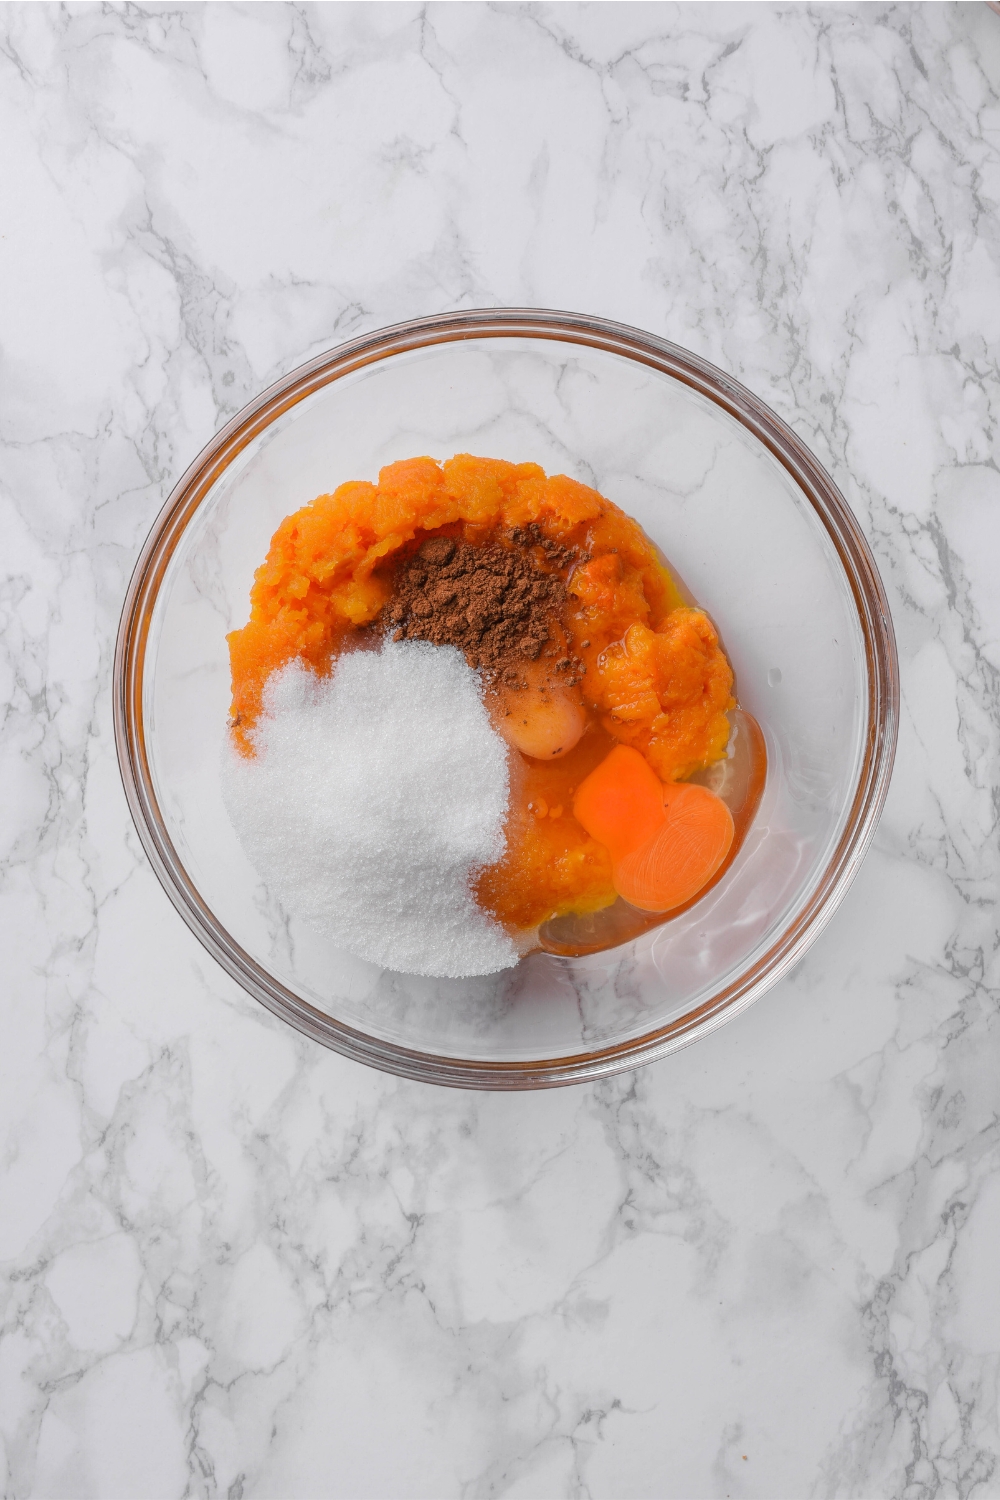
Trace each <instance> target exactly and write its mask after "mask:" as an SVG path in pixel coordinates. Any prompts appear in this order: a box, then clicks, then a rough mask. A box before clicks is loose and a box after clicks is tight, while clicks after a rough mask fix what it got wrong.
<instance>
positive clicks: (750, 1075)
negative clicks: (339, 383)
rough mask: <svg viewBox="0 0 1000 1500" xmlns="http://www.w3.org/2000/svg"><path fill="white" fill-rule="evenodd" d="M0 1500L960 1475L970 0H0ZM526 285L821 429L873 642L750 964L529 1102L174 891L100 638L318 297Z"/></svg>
mask: <svg viewBox="0 0 1000 1500" xmlns="http://www.w3.org/2000/svg"><path fill="white" fill-rule="evenodd" d="M0 140H2V141H3V150H2V152H0V184H2V188H0V202H2V203H3V205H4V209H5V212H4V213H3V215H2V224H0V507H2V516H3V523H2V536H3V569H2V578H0V618H2V632H0V681H2V702H3V705H4V713H3V739H2V746H3V750H2V753H3V775H2V776H0V861H2V863H0V879H2V900H0V920H2V923H3V928H2V930H3V949H2V952H3V968H2V976H3V980H2V990H0V996H2V1001H0V1122H2V1125H0V1128H2V1137H0V1140H2V1144H0V1273H2V1279H0V1489H2V1490H3V1492H4V1493H5V1494H6V1495H8V1496H10V1497H11V1500H26V1497H29V1496H31V1497H57V1496H59V1497H61V1496H73V1497H76V1496H80V1497H84V1496H86V1497H91V1496H92V1497H97V1500H116V1497H123V1500H130V1497H136V1496H144V1497H145V1496H150V1497H152V1496H164V1497H175V1496H176V1497H180V1496H205V1497H207V1496H215V1495H226V1496H229V1497H232V1500H239V1497H241V1496H242V1497H247V1500H249V1497H251V1496H259V1497H265V1496H282V1497H302V1500H308V1497H321V1496H322V1497H331V1500H332V1497H345V1500H346V1497H376V1496H431V1497H433V1496H453V1495H454V1496H463V1497H468V1500H477V1497H489V1496H504V1497H510V1500H513V1497H546V1500H547V1497H561V1496H567V1497H569V1496H574V1497H576V1496H581V1497H595V1500H596V1497H618V1496H657V1497H677V1500H683V1497H717V1496H718V1497H724V1496H734V1497H735V1496H746V1497H774V1496H782V1497H799V1496H803V1497H804V1496H819V1497H824V1496H854V1497H888V1496H891V1497H894V1500H895V1497H899V1500H930V1497H938V1496H941V1497H945V1496H947V1497H951V1496H955V1497H962V1500H964V1497H967V1496H975V1497H985V1496H990V1495H996V1494H998V1493H1000V1465H998V1457H1000V1416H998V1397H1000V1390H998V1375H1000V1287H998V1279H997V1275H996V1249H995V1247H996V1245H997V1243H998V1241H1000V1123H998V1121H1000V1107H998V1093H1000V1085H998V1078H1000V1066H998V1063H1000V1019H998V972H997V970H998V964H997V951H998V942H997V922H996V904H995V903H996V888H997V877H998V865H1000V858H998V846H997V808H998V805H1000V773H998V766H1000V728H998V675H1000V605H998V599H1000V592H998V589H997V583H996V580H997V576H998V565H1000V519H998V518H1000V480H998V477H997V476H998V471H997V430H998V417H1000V379H998V369H997V357H998V350H1000V230H998V217H997V207H998V199H1000V151H998V147H1000V17H998V16H997V15H996V14H995V13H994V12H993V11H991V10H990V9H989V8H988V7H987V6H985V5H978V4H975V5H935V4H931V5H920V6H918V5H898V6H891V5H888V6H883V5H871V6H868V5H846V6H841V5H817V6H804V7H792V6H785V5H774V6H756V5H735V6H730V5H704V6H703V5H697V4H695V5H686V6H672V5H660V4H658V3H656V4H643V5H631V4H621V5H602V4H597V5H590V6H577V5H494V6H486V5H446V4H442V5H433V4H432V5H429V6H424V7H418V6H415V5H395V4H386V5H370V6H364V5H337V6H298V5H280V4H279V5H267V6H263V5H260V6H256V5H239V4H234V5H208V6H204V7H195V6H185V5H178V6H166V5H159V4H156V5H152V4H150V5H129V6H127V7H126V6H99V5H80V6H74V7H72V8H68V9H67V8H62V7H57V6H54V5H52V6H50V5H44V4H38V5H31V4H19V5H7V6H3V7H0ZM493 303H499V304H506V303H518V304H521V303H527V304H534V305H539V306H557V307H559V306H562V307H569V308H574V309H578V310H581V311H589V312H595V313H599V314H602V315H605V316H610V317H615V318H619V319H621V320H623V321H626V322H632V323H636V324H638V325H640V326H642V327H645V328H648V329H651V330H653V331H655V332H657V333H661V334H664V335H665V336H667V337H670V338H672V339H675V340H676V341H677V342H679V343H681V344H684V345H686V346H687V347H689V348H691V349H694V350H695V351H696V352H697V353H699V354H703V355H705V356H707V357H708V358H710V359H712V360H714V361H716V362H717V363H718V364H720V365H721V366H722V367H723V368H725V369H728V370H730V371H732V373H733V374H734V375H736V376H737V377H738V378H739V379H741V380H742V381H744V382H745V383H746V384H748V385H749V386H750V387H751V388H752V389H753V390H755V391H756V392H757V393H758V394H759V395H761V396H762V397H763V398H764V399H765V400H767V401H768V402H770V403H771V404H772V405H773V406H774V407H775V409H776V410H777V411H778V412H779V413H780V414H781V415H782V416H783V417H784V418H785V419H786V420H787V421H789V422H790V423H791V424H792V426H793V427H794V428H795V429H796V431H798V432H799V433H800V434H801V436H802V437H803V438H804V439H805V440H806V441H807V442H808V443H809V444H810V445H811V446H812V447H813V449H814V451H815V452H816V453H817V455H818V457H819V458H820V460H821V461H822V462H824V463H825V464H826V465H827V466H828V467H829V469H830V471H831V473H832V474H833V475H834V478H835V479H836V480H837V482H838V483H839V484H840V486H841V487H842V489H843V490H844V492H845V493H846V495H847V496H848V498H849V500H850V502H851V504H852V505H853V506H854V508H855V510H856V512H857V514H858V515H859V517H860V518H861V520H862V522H863V525H864V527H865V529H866V531H867V534H868V536H869V538H870V540H871V542H872V545H873V548H874V549H875V552H876V555H877V557H878V561H879V564H880V567H881V569H882V572H883V577H884V579H885V582H886V585H887V588H888V589H889V592H890V596H891V601H892V607H893V613H894V619H895V624H896V629H897V633H898V638H899V645H900V653H901V664H902V674H903V721H902V734H901V741H900V749H899V755H898V759H897V769H896V774H895V778H894V782H893V787H892V790H891V792H890V797H889V803H888V806H887V810H886V813H885V816H884V818H883V821H882V825H881V828H880V832H879V835H878V838H877V841H876V846H875V848H874V850H873V852H872V853H871V855H870V856H869V858H868V860H867V862H866V864H865V866H864V869H863V871H862V873H861V875H860V876H859V878H858V880H857V882H856V884H855V886H854V888H853V889H852V891H851V893H850V895H849V897H848V899H847V901H846V902H845V905H844V906H843V908H842V909H841V910H840V912H839V913H838V915H837V917H836V918H835V920H834V922H833V923H832V924H831V926H830V927H829V928H828V930H827V931H826V933H825V934H824V935H823V936H822V938H821V939H820V940H819V942H818V943H817V945H816V946H815V947H814V948H813V949H812V951H811V952H810V954H809V955H808V957H807V958H806V959H805V961H804V962H803V963H802V964H801V965H800V966H799V967H798V969H797V970H796V971H795V972H794V973H793V974H792V975H791V976H790V978H788V979H786V980H785V981H784V982H783V983H782V984H781V985H780V986H778V987H777V988H776V989H774V990H773V991H772V992H771V993H770V994H769V995H768V996H767V997H765V999H763V1000H762V1001H761V1002H759V1003H758V1004H757V1005H756V1006H755V1007H753V1008H752V1009H751V1010H750V1011H749V1012H747V1013H746V1014H745V1015H743V1016H742V1017H740V1018H738V1019H737V1020H736V1021H734V1022H733V1023H732V1024H731V1025H729V1026H728V1027H726V1028H724V1029H723V1030H722V1031H721V1032H719V1033H717V1034H716V1035H714V1036H712V1037H710V1038H708V1039H707V1040H705V1041H703V1042H701V1043H699V1044H698V1046H696V1047H694V1048H691V1049H689V1050H688V1051H686V1052H684V1053H682V1054H679V1055H678V1056H677V1057H675V1058H673V1059H670V1060H668V1061H667V1062H665V1063H664V1064H661V1065H658V1066H656V1067H651V1068H647V1069H645V1070H643V1071H641V1072H639V1073H637V1074H634V1075H626V1076H623V1077H620V1078H618V1079H616V1080H613V1081H611V1082H608V1083H605V1084H601V1085H598V1086H595V1087H583V1088H575V1089H570V1090H565V1091H559V1092H555V1093H551V1094H544V1095H539V1096H534V1095H533V1096H516V1097H506V1096H487V1095H475V1094H459V1093H450V1092H447V1091H440V1090H434V1089H429V1088H425V1087H421V1086H418V1085H413V1084H408V1083H401V1082H398V1081H396V1080H394V1079H391V1078H388V1077H384V1076H381V1075H377V1074H375V1073H371V1072H368V1071H365V1070H363V1069H360V1068H358V1067H356V1066H354V1065H351V1064H349V1063H347V1062H344V1061H342V1060H341V1059H339V1058H337V1057H334V1056H331V1055H328V1054H325V1053H321V1052H320V1051H318V1050H317V1049H316V1048H314V1047H313V1046H311V1045H310V1044H308V1043H307V1042H305V1041H303V1040H302V1039H300V1038H298V1037H297V1036H296V1035H294V1034H292V1033H291V1032H289V1031H288V1030H287V1029H285V1028H283V1027H282V1026H280V1025H279V1024H278V1023H277V1022H276V1021H273V1020H272V1019H271V1018H270V1017H269V1016H268V1015H267V1014H266V1013H265V1012H264V1011H262V1010H261V1009H260V1008H259V1007H257V1006H256V1005H254V1004H253V1003H252V1002H251V1001H250V1000H249V999H247V998H246V997H245V996H244V995H243V994H242V993H241V992H240V991H239V990H238V989H237V988H236V987H235V986H234V985H233V984H231V983H230V982H229V981H228V980H227V979H226V978H225V977H224V976H223V975H222V974H221V973H220V972H219V971H218V970H217V969H216V968H215V967H214V966H213V964H212V962H211V961H210V960H209V959H208V958H207V956H206V955H205V954H204V953H203V952H202V951H201V950H200V948H199V947H198V946H197V944H196V943H195V942H194V940H193V938H191V937H190V936H189V934H188V933H187V931H186V929H184V928H183V927H182V925H181V923H180V921H179V919H177V918H176V917H175V915H174V914H173V911H172V909H171V907H170V906H169V904H168V903H167V901H166V898H165V897H164V896H163V894H162V893H161V891H160V890H159V887H158V886H157V885H156V882H155V880H154V878H153V876H152V875H151V873H150V871H149V870H148V868H147V866H146V865H145V862H144V860H143V857H142V855H141V853H140V850H139V846H138V841H137V839H136V836H135V834H134V832H133V830H132V828H131V825H130V822H129V818H128V814H127V811H126V808H125V804H124V799H123V796H122V793H121V789H120V784H119V779H118V772H117V767H116V763H115V757H114V748H113V741H112V734H111V715H110V691H109V685H110V670H111V655H112V649H113V640H114V632H115V627H116V624H117V618H118V612H119V609H120V605H121V600H122V596H123V593H124V588H125V584H126V581H127V578H128V575H129V572H130V569H131V566H132V563H133V561H134V558H135V556H136V554H137V551H138V548H139V546H140V543H141V541H142V538H143V537H144V535H145V533H146V531H147V529H148V527H149V525H150V523H151V521H152V518H153V516H154V515H155V513H156V510H157V507H158V506H159V504H160V502H161V501H162V499H163V497H164V496H165V494H166V492H167V491H168V490H169V488H170V486H171V484H172V482H173V480H174V479H175V478H176V477H177V475H178V474H179V473H180V471H181V470H182V469H183V468H184V466H185V465H186V463H187V462H188V461H189V459H190V458H191V457H192V456H193V455H194V454H195V453H196V452H197V451H198V449H199V448H200V447H201V446H202V444H203V443H204V442H205V441H206V439H207V438H208V437H209V436H210V434H211V433H212V432H213V431H214V430H215V428H216V427H217V426H218V425H219V424H220V423H221V422H222V421H223V420H224V419H225V418H227V417H228V416H229V415H231V414H232V413H233V412H234V411H236V410H238V408H239V407H240V406H241V405H242V404H243V403H244V402H245V401H246V400H247V399H248V398H249V397H250V396H251V395H252V394H254V393H255V392H256V391H257V390H259V389H260V388H261V387H262V386H264V385H265V384H266V383H267V382H268V381H269V380H271V379H273V378H274V377H275V376H277V375H278V374H280V373H281V372H282V371H284V370H286V369H288V368H290V367H291V366H293V365H294V364H296V363H298V362H299V361H300V360H301V359H303V358H304V357H306V356H307V355H308V354H310V353H312V352H316V351H318V350H321V349H323V348H325V347H327V346H328V345H329V344H331V343H333V342H335V341H336V340H337V339H338V338H343V337H345V336H347V335H348V334H349V333H353V332H356V331H363V330H366V329H371V328H376V327H378V326H380V325H382V324H386V323H389V322H392V321H395V320H398V319H402V318H406V317H411V316H414V315H418V314H421V313H430V312H434V311H437V310H440V309H445V308H450V307H462V306H482V305H491V304H493Z"/></svg>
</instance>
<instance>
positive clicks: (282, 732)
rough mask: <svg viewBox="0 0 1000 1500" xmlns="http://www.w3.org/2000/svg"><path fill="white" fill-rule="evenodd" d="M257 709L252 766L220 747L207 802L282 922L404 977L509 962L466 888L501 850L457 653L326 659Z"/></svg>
mask: <svg viewBox="0 0 1000 1500" xmlns="http://www.w3.org/2000/svg"><path fill="white" fill-rule="evenodd" d="M264 704H265V712H264V715H263V717H262V718H261V719H260V721H259V723H258V725H257V727H256V729H255V730H254V733H253V736H252V738H253V742H254V747H255V749H256V756H255V757H254V758H252V759H249V758H247V757H245V756H241V755H240V754H238V753H237V752H236V751H235V750H233V749H232V748H231V747H228V748H227V751H226V755H225V763H224V774H223V790H224V795H225V799H226V806H227V809H228V811H229V816H230V818H231V819H232V821H233V825H234V827H235V828H236V831H237V833H238V834H239V837H240V840H241V842H242V844H243V847H244V848H245V849H246V852H247V854H248V855H249V857H250V859H251V861H252V862H253V864H254V866H255V868H256V869H257V870H258V871H259V872H260V875H261V877H262V878H263V880H264V881H265V883H266V885H267V887H268V889H269V890H270V891H272V892H273V893H274V894H275V895H276V896H277V897H278V899H279V900H280V901H281V903H282V905H283V906H284V907H285V909H286V911H287V912H288V913H289V914H290V915H293V916H297V917H301V918H302V920H303V921H305V922H308V923H309V924H310V925H311V926H313V927H317V928H319V929H320V930H321V931H323V932H324V933H326V935H327V936H328V937H330V938H331V939H332V940H333V941H334V942H335V943H336V944H337V945H338V947H342V948H346V949H348V950H349V951H350V952H351V953H355V954H357V955H358V956H359V957H361V958H367V959H371V960H372V961H373V962H375V963H379V964H382V965H383V966H384V967H385V968H389V969H397V970H400V971H402V972H405V973H409V974H427V975H434V976H437V977H440V978H445V977H447V978H455V979H459V978H466V977H469V976H471V975H474V974H492V973H495V972H496V971H497V970H499V969H506V968H510V967H511V966H512V965H513V964H515V963H516V962H517V957H518V955H517V950H516V949H515V946H514V943H513V942H512V940H511V939H510V937H509V936H508V935H507V933H506V932H505V931H504V929H503V928H502V927H501V926H500V924H499V923H498V922H496V921H494V919H493V918H492V917H490V916H489V915H488V914H487V913H486V912H485V911H483V909H482V908H481V907H480V906H479V905H478V904H477V903H476V901H475V899H474V898H473V895H472V890H471V881H472V878H473V875H474V874H475V872H476V870H477V869H479V868H480V867H481V866H482V865H484V864H489V863H491V862H492V861H493V860H495V859H498V858H499V857H500V855H501V854H502V853H503V850H504V844H505V840H504V822H505V819H506V815H507V804H508V798H509V789H510V788H509V772H508V764H507V751H506V746H505V745H504V743H503V741H502V740H501V738H500V736H499V735H498V734H497V733H496V731H495V730H494V729H493V727H492V725H491V724H490V721H489V717H488V716H487V713H486V709H485V708H484V706H483V701H482V697H481V694H480V689H479V680H478V678H477V677H476V674H475V673H474V672H473V671H472V670H471V669H470V668H469V666H468V665H467V664H466V661H465V659H464V657H463V656H462V654H461V652H459V651H457V650H455V649H454V647H451V646H433V645H429V644H428V643H427V642H424V641H402V642H399V643H398V644H393V643H391V642H387V643H386V644H384V645H383V647H382V649H381V650H380V651H355V652H351V653H349V654H348V655H345V656H342V657H341V658H340V661H339V662H338V663H337V666H336V668H335V670H334V672H333V674H332V676H330V677H317V676H316V675H315V674H314V673H313V672H310V671H309V670H308V669H307V668H305V667H304V666H302V665H301V664H300V663H298V662H294V663H292V664H291V665H289V666H287V667H285V668H284V669H283V670H282V671H281V672H279V673H275V675H274V676H273V677H272V678H271V679H270V681H269V683H268V685H267V690H266V693H265V699H264ZM227 738H228V737H227Z"/></svg>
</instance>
